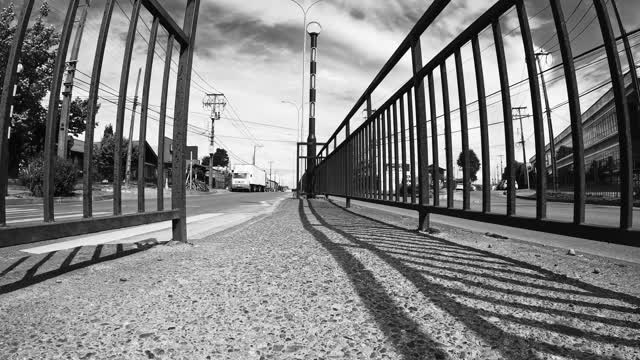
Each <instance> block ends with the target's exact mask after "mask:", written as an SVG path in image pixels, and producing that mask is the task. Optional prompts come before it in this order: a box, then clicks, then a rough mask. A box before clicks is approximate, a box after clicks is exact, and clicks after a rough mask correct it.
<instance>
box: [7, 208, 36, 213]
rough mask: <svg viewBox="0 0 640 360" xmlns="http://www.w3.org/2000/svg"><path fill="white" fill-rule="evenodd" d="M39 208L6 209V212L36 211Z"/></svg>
mask: <svg viewBox="0 0 640 360" xmlns="http://www.w3.org/2000/svg"><path fill="white" fill-rule="evenodd" d="M38 210H39V209H7V214H13V213H22V212H30V211H38Z"/></svg>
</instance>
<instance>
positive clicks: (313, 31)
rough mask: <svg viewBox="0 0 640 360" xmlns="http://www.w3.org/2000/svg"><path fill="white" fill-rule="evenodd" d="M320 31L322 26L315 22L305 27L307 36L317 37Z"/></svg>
mask: <svg viewBox="0 0 640 360" xmlns="http://www.w3.org/2000/svg"><path fill="white" fill-rule="evenodd" d="M321 31H322V26H320V23H318V22H316V21H312V22H310V23H309V24H308V25H307V33H308V34H309V35H319V34H320V32H321Z"/></svg>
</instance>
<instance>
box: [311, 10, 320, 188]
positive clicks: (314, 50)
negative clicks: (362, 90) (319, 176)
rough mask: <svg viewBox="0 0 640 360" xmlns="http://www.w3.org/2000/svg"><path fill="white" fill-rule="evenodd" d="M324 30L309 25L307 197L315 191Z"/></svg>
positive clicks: (317, 25)
mask: <svg viewBox="0 0 640 360" xmlns="http://www.w3.org/2000/svg"><path fill="white" fill-rule="evenodd" d="M320 31H322V26H320V24H319V23H317V22H315V21H312V22H310V23H309V25H308V26H307V32H308V33H309V37H310V38H311V59H310V63H309V70H310V71H309V72H310V75H309V136H308V137H307V199H313V198H314V197H315V195H314V193H313V171H314V169H315V166H316V164H315V162H316V57H317V55H318V35H320Z"/></svg>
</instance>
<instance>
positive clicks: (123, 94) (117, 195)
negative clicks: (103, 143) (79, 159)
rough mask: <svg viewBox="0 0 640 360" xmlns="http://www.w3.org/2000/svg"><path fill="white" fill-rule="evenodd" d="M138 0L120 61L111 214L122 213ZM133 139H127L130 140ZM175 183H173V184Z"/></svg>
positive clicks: (138, 0)
mask: <svg viewBox="0 0 640 360" xmlns="http://www.w3.org/2000/svg"><path fill="white" fill-rule="evenodd" d="M140 6H141V2H140V0H135V1H134V3H133V12H132V13H131V21H130V23H129V32H128V33H127V40H126V43H125V44H126V45H125V50H124V59H123V61H122V72H121V74H120V91H119V93H118V94H119V95H118V96H119V99H118V109H117V112H116V134H115V136H116V145H115V149H114V150H113V215H120V214H122V193H121V188H122V170H123V169H122V132H123V128H124V113H125V110H126V105H127V88H128V87H129V70H130V69H131V58H132V56H133V44H134V42H135V38H136V27H137V26H138V16H139V15H140ZM132 140H133V139H129V141H132ZM174 185H175V184H174Z"/></svg>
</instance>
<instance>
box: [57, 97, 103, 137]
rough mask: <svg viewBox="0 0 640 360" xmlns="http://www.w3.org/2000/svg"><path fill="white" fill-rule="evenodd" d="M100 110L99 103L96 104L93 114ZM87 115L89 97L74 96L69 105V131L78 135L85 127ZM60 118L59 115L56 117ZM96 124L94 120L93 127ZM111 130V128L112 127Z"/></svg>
mask: <svg viewBox="0 0 640 360" xmlns="http://www.w3.org/2000/svg"><path fill="white" fill-rule="evenodd" d="M98 110H100V103H98V104H97V106H96V109H95V113H94V114H93V116H95V115H96V114H97V113H98ZM88 117H89V99H81V98H79V97H76V98H75V99H74V100H73V101H72V102H71V106H70V107H69V133H70V134H73V135H80V134H82V133H83V132H84V131H85V130H86V129H87V118H88ZM58 119H60V117H58ZM96 126H98V123H97V122H96V123H95V124H94V127H96ZM112 131H113V129H112Z"/></svg>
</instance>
